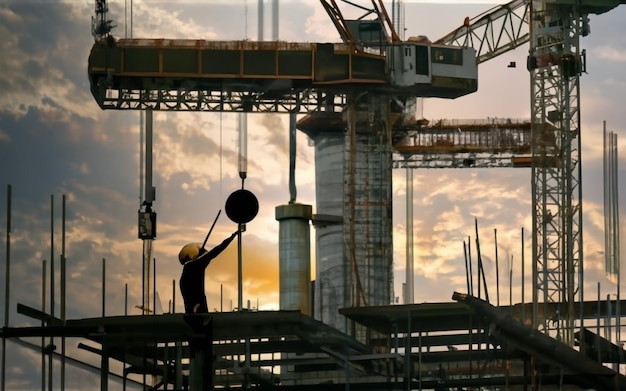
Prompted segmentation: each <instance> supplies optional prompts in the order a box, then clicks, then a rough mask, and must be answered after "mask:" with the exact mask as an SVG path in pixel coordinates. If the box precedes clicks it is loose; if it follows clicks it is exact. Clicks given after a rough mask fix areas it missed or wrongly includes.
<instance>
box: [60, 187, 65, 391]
mask: <svg viewBox="0 0 626 391" xmlns="http://www.w3.org/2000/svg"><path fill="white" fill-rule="evenodd" d="M65 199H66V198H65V194H63V198H62V204H61V321H63V322H65V309H66V308H65V293H66V292H65V283H66V281H65V272H66V270H65V266H66V265H65V261H66V259H65ZM61 391H65V336H62V337H61Z"/></svg>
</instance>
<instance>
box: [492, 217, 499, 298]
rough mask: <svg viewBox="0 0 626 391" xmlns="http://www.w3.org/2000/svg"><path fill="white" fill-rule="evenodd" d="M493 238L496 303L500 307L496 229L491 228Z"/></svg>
mask: <svg viewBox="0 0 626 391" xmlns="http://www.w3.org/2000/svg"><path fill="white" fill-rule="evenodd" d="M493 239H494V242H495V247H496V305H497V306H498V307H500V269H499V266H498V230H497V229H496V228H494V229H493Z"/></svg>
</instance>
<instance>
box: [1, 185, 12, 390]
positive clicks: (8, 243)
mask: <svg viewBox="0 0 626 391" xmlns="http://www.w3.org/2000/svg"><path fill="white" fill-rule="evenodd" d="M5 259H6V263H5V275H4V327H9V306H10V300H9V296H10V292H11V290H10V289H9V286H10V285H9V283H10V281H11V278H10V275H11V185H7V232H6V258H5ZM6 346H7V345H6V338H2V391H5V383H6V357H7V348H6Z"/></svg>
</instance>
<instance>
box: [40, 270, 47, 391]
mask: <svg viewBox="0 0 626 391" xmlns="http://www.w3.org/2000/svg"><path fill="white" fill-rule="evenodd" d="M41 312H42V313H44V314H45V313H46V260H45V259H44V260H43V264H42V268H41ZM44 326H45V322H44V320H43V319H42V320H41V327H44ZM45 389H46V338H45V337H44V336H41V391H44V390H45Z"/></svg>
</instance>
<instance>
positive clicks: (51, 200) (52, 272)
mask: <svg viewBox="0 0 626 391" xmlns="http://www.w3.org/2000/svg"><path fill="white" fill-rule="evenodd" d="M50 319H54V196H53V195H50ZM52 346H54V337H52V336H51V337H50V344H49V347H50V348H52ZM52 354H53V352H52V350H51V349H50V351H49V358H48V390H49V391H52Z"/></svg>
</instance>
